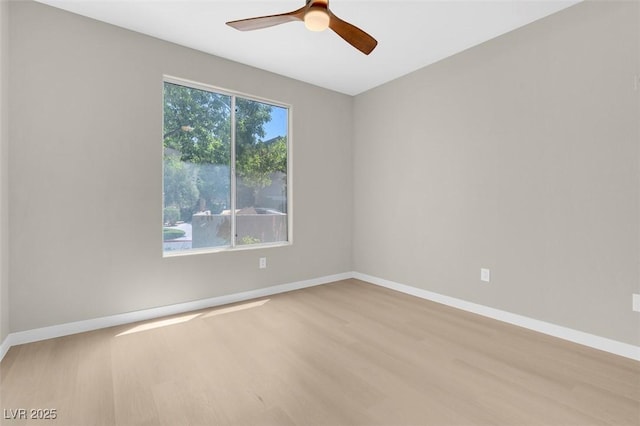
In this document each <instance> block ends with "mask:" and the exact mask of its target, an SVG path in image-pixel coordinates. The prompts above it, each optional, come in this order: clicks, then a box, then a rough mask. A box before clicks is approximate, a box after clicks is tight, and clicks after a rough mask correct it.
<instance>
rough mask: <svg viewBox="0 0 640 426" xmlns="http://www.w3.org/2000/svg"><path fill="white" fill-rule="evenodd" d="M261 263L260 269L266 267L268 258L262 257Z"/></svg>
mask: <svg viewBox="0 0 640 426" xmlns="http://www.w3.org/2000/svg"><path fill="white" fill-rule="evenodd" d="M259 265H260V269H265V268H266V267H267V258H266V257H261V258H260V263H259Z"/></svg>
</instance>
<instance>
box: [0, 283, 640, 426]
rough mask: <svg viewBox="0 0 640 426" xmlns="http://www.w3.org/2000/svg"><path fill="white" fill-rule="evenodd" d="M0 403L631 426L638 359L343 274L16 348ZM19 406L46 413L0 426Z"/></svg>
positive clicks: (3, 376) (129, 412) (130, 412)
mask: <svg viewBox="0 0 640 426" xmlns="http://www.w3.org/2000/svg"><path fill="white" fill-rule="evenodd" d="M0 408H1V409H3V411H4V413H2V414H4V415H3V416H2V419H1V421H2V424H6V425H23V424H37V425H44V424H55V425H82V426H85V425H154V426H156V425H171V426H176V425H278V426H289V425H305V426H306V425H434V426H438V425H508V426H515V425H544V426H555V425H558V426H560V425H576V426H578V425H579V426H587V425H634V426H638V425H640V363H638V362H636V361H633V360H629V359H625V358H622V357H617V356H615V355H611V354H607V353H604V352H600V351H597V350H593V349H589V348H586V347H583V346H579V345H575V344H572V343H568V342H566V341H562V340H559V339H556V338H553V337H549V336H545V335H542V334H538V333H535V332H531V331H528V330H525V329H522V328H519V327H515V326H511V325H508V324H504V323H500V322H498V321H494V320H490V319H487V318H483V317H480V316H477V315H474V314H470V313H467V312H463V311H459V310H456V309H452V308H448V307H445V306H442V305H438V304H435V303H432V302H429V301H425V300H422V299H418V298H415V297H412V296H408V295H405V294H402V293H397V292H394V291H391V290H387V289H384V288H380V287H376V286H374V285H371V284H367V283H364V282H362V281H357V280H346V281H340V282H336V283H333V284H329V285H324V286H319V287H313V288H308V289H304V290H299V291H294V292H290V293H285V294H280V295H276V296H271V297H268V298H264V299H257V300H254V301H250V302H243V303H238V304H235V305H229V306H224V307H217V308H212V309H207V310H202V311H197V312H192V313H188V314H183V315H176V316H174V317H169V318H163V319H161V320H152V321H147V322H144V323H137V324H130V325H126V326H119V327H113V328H109V329H104V330H98V331H94V332H89V333H83V334H78V335H73V336H67V337H61V338H57V339H52V340H47V341H42V342H36V343H31V344H27V345H22V346H17V347H13V348H11V350H10V351H9V353H8V354H7V355H6V356H5V359H4V360H3V361H2V363H1V364H0ZM19 408H25V409H38V408H41V409H56V413H57V419H56V420H49V421H47V420H8V419H4V417H6V416H7V411H8V410H15V409H19ZM12 412H13V411H12Z"/></svg>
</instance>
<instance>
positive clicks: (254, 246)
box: [158, 75, 293, 257]
mask: <svg viewBox="0 0 640 426" xmlns="http://www.w3.org/2000/svg"><path fill="white" fill-rule="evenodd" d="M164 83H171V84H177V85H180V86H185V87H189V88H192V89H198V90H205V91H208V92H212V93H216V94H220V95H224V96H229V97H231V143H230V145H231V153H230V158H231V159H233V161H231V164H230V170H231V176H230V177H231V183H230V191H231V194H230V203H229V204H230V210H231V235H232V236H233V238H231V244H230V245H228V246H222V247H205V248H196V249H189V250H176V251H169V252H166V251H164V248H162V257H178V256H189V255H194V254H207V253H220V252H230V251H245V250H258V249H265V248H271V247H285V246H290V245H292V244H293V185H292V184H293V182H292V180H293V179H292V171H293V149H292V146H293V144H292V139H293V137H292V134H293V126H292V124H291V123H292V118H293V106H292V105H291V104H287V103H283V102H280V101H274V100H272V99H267V98H262V97H259V96H254V95H249V94H246V93H242V92H238V91H235V90H229V89H223V88H220V87H217V86H212V85H209V84H206V83H199V82H195V81H191V80H186V79H183V78H179V77H174V76H170V75H163V78H162V91H161V93H164ZM238 97H240V98H243V99H247V100H251V101H256V102H262V103H265V104H269V105H273V106H276V107H280V108H286V109H287V240H286V241H277V242H273V243H259V244H243V245H237V244H236V236H235V235H236V164H235V154H236V135H235V134H236V111H235V106H236V98H238ZM162 103H163V108H162V126H164V95H163V96H162ZM161 133H162V132H161ZM161 150H162V151H161V158H164V143H162V144H161ZM162 168H163V173H162V179H161V182H162V192H161V193H162V194H163V193H164V161H163V166H162ZM163 209H164V196H163V197H162V206H161V208H160V212H162V210H163ZM158 234H159V235H160V236H162V233H160V232H159V233H158ZM162 243H164V241H162ZM160 247H163V245H162V244H161V245H160Z"/></svg>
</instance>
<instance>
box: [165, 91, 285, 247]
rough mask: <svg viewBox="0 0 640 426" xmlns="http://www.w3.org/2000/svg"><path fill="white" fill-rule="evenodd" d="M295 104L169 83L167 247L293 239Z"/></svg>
mask: <svg viewBox="0 0 640 426" xmlns="http://www.w3.org/2000/svg"><path fill="white" fill-rule="evenodd" d="M288 121H289V110H288V108H287V107H285V106H279V105H275V104H271V103H267V102H263V101H257V100H253V99H248V98H245V97H241V96H236V95H234V94H226V93H220V92H218V91H215V90H211V89H208V88H206V87H201V86H199V85H197V86H196V85H194V86H191V85H186V84H185V83H180V82H173V81H165V83H164V129H163V147H164V155H163V158H164V179H163V241H164V242H163V250H164V253H165V254H167V253H176V252H178V253H179V252H188V251H192V250H198V251H200V250H207V249H221V248H234V247H238V246H255V245H266V244H281V243H285V242H287V241H288V240H289V237H288V235H289V229H288V228H289V226H288V224H289V215H288V199H289V197H288V189H287V188H288V185H287V183H288V181H287V178H288V174H287V171H288V157H289V155H288V151H289V149H288V128H289V122H288Z"/></svg>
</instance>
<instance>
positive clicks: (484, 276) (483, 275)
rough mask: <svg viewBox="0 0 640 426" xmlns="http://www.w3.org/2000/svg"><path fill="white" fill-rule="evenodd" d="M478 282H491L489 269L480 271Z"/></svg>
mask: <svg viewBox="0 0 640 426" xmlns="http://www.w3.org/2000/svg"><path fill="white" fill-rule="evenodd" d="M480 281H484V282H486V283H488V282H489V281H491V271H490V270H489V269H484V268H481V269H480Z"/></svg>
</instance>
